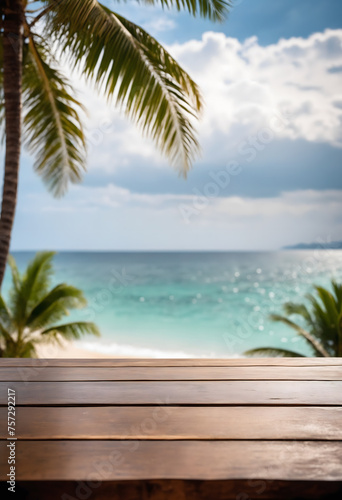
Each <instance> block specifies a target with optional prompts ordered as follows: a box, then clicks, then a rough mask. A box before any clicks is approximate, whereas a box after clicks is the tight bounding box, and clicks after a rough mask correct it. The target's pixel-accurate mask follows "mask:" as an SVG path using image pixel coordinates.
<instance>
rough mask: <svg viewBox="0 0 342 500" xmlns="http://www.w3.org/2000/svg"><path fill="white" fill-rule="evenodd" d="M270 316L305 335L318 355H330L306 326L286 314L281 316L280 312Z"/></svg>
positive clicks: (273, 319)
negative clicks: (303, 326)
mask: <svg viewBox="0 0 342 500" xmlns="http://www.w3.org/2000/svg"><path fill="white" fill-rule="evenodd" d="M270 318H271V319H272V321H276V322H280V323H284V324H285V325H287V326H289V327H291V328H292V329H293V330H295V331H296V332H297V334H298V335H300V336H301V337H303V338H304V339H305V340H306V341H307V342H308V343H309V345H310V347H311V348H312V349H313V350H314V351H315V353H316V356H326V357H329V356H330V354H329V353H328V352H327V351H326V349H325V348H324V347H323V345H322V344H321V343H320V342H319V341H318V340H316V339H315V337H314V336H313V335H311V333H309V332H307V331H306V330H304V328H302V327H301V326H299V325H297V324H296V323H294V322H293V321H291V320H290V319H288V318H286V317H285V316H280V315H279V314H271V316H270Z"/></svg>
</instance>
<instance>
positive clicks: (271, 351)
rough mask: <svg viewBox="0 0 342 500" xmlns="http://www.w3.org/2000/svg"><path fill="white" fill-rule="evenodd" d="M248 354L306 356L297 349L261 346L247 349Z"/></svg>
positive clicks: (288, 356) (260, 355) (259, 355)
mask: <svg viewBox="0 0 342 500" xmlns="http://www.w3.org/2000/svg"><path fill="white" fill-rule="evenodd" d="M244 354H245V355H246V356H255V357H263V356H265V357H268V358H272V357H285V358H305V356H304V354H299V353H298V352H295V351H289V350H287V349H278V348H277V347H259V348H257V349H249V350H248V351H245V352H244Z"/></svg>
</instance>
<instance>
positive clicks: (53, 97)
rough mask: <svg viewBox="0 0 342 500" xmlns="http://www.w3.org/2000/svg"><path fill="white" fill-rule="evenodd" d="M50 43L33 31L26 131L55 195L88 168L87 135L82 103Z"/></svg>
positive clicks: (28, 61)
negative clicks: (59, 66)
mask: <svg viewBox="0 0 342 500" xmlns="http://www.w3.org/2000/svg"><path fill="white" fill-rule="evenodd" d="M51 60H52V64H55V63H54V61H53V58H52V56H51V53H50V52H49V49H48V47H47V45H46V44H44V43H43V42H42V41H41V40H40V39H39V41H38V40H37V39H36V37H34V36H33V35H32V34H30V36H29V42H28V51H27V54H26V57H25V66H24V71H23V93H24V99H23V101H24V132H25V138H26V145H27V147H28V150H29V151H30V152H32V153H34V154H35V157H36V161H35V164H34V168H35V170H36V172H37V173H38V174H39V175H41V176H42V178H43V181H44V182H45V183H46V185H47V186H48V188H49V189H50V190H51V191H52V193H53V194H54V195H55V196H61V195H63V194H64V193H65V191H66V189H67V187H68V184H69V183H70V182H71V183H77V182H80V180H81V178H82V173H83V172H84V170H85V138H84V134H83V129H82V125H81V121H80V117H79V110H80V109H81V105H80V103H79V102H78V101H77V100H76V99H75V98H74V97H73V96H72V95H71V87H70V85H69V83H68V81H67V79H66V78H65V77H64V76H62V74H61V72H60V71H58V70H57V69H55V68H54V67H53V66H52V65H50V64H49V63H50V61H51Z"/></svg>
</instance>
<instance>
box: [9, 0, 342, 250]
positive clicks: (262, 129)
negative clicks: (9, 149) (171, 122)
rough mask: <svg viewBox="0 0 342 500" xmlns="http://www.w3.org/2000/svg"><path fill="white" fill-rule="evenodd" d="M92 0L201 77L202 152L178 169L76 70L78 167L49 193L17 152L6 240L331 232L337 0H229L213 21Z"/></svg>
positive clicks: (63, 245) (232, 240) (334, 233)
mask: <svg viewBox="0 0 342 500" xmlns="http://www.w3.org/2000/svg"><path fill="white" fill-rule="evenodd" d="M105 3H106V4H107V5H108V6H109V7H110V8H112V9H113V10H116V11H119V12H120V13H122V14H124V15H126V16H127V17H130V19H131V20H133V21H134V22H136V23H138V24H141V25H142V26H143V27H144V28H145V29H147V30H149V31H150V32H151V34H153V35H154V36H156V37H157V38H158V39H159V40H160V41H162V42H163V43H165V44H166V45H167V46H168V48H169V50H170V52H171V53H172V54H173V55H175V56H176V58H177V59H178V60H179V61H180V62H181V63H182V65H183V66H184V67H185V68H186V69H187V70H188V71H189V72H190V74H191V75H192V76H193V77H194V79H195V80H196V81H197V82H198V83H199V84H200V86H201V89H202V92H203V96H204V99H205V102H206V107H205V111H204V115H203V117H202V120H201V123H200V124H199V127H198V128H199V136H200V140H201V144H202V151H203V152H202V156H201V158H200V159H199V160H198V161H197V162H196V163H195V165H194V168H193V170H192V171H191V173H190V175H189V177H188V180H187V181H184V180H183V179H181V178H179V177H178V176H177V174H176V172H175V171H174V170H173V169H172V168H171V167H170V166H169V165H168V164H167V162H166V161H165V160H164V159H163V158H162V157H161V156H160V155H159V153H158V152H156V151H155V149H154V147H153V145H152V144H151V143H150V142H149V141H146V140H144V139H142V138H141V136H140V134H139V132H138V131H137V130H136V128H135V127H134V126H133V125H130V124H129V123H128V122H127V120H126V119H125V118H123V117H122V116H121V115H120V114H119V113H118V112H116V111H115V110H114V109H113V107H110V106H108V105H107V104H106V103H105V102H104V101H103V100H102V99H101V98H97V97H96V96H95V95H94V92H93V91H92V90H91V89H90V90H89V89H88V88H87V87H86V86H85V85H84V84H83V83H80V82H79V81H78V80H77V78H76V77H75V78H74V81H75V85H76V87H77V91H78V97H79V98H80V99H81V100H82V101H83V102H84V103H85V104H86V105H87V107H88V109H89V118H88V119H87V121H86V127H87V133H88V138H89V159H88V173H87V174H86V176H85V178H84V182H83V184H82V185H81V186H77V187H72V189H70V191H69V193H68V194H67V195H66V196H65V198H64V199H62V200H54V199H53V198H52V197H51V196H50V195H49V194H48V193H47V192H46V190H45V188H44V186H43V185H42V183H41V180H40V179H39V178H38V177H37V176H36V175H35V174H34V173H33V172H32V159H31V158H30V157H29V156H27V154H26V153H25V152H24V154H23V159H22V165H21V174H20V190H19V202H18V210H17V216H16V221H15V227H14V233H13V239H12V249H13V250H24V249H45V248H51V249H57V250H61V249H84V250H92V249H103V250H126V249H127V250H140V249H141V250H149V249H152V250H153V249H156V250H167V249H171V250H176V249H179V250H181V249H185V250H192V249H195V250H201V249H203V250H215V249H217V250H237V249H242V250H252V249H276V248H279V247H281V246H283V245H287V244H291V243H296V242H299V241H305V242H309V241H315V240H316V239H320V240H323V241H329V240H335V239H342V216H341V214H342V210H341V209H342V196H341V194H342V171H341V168H342V166H341V159H342V133H341V129H342V127H341V125H342V90H341V89H342V85H341V83H342V29H341V28H342V26H341V20H342V2H340V1H339V0H277V1H274V0H273V1H272V0H242V1H236V2H235V3H236V6H235V7H234V8H233V10H232V12H231V13H230V16H229V18H228V20H227V21H226V22H225V23H223V24H212V23H209V22H207V21H202V20H199V19H193V18H191V17H190V16H188V15H187V14H184V13H182V14H179V13H177V12H171V11H163V10H162V9H160V8H157V9H156V8H152V7H146V6H145V7H144V6H141V5H139V4H137V3H136V2H128V3H127V4H119V5H118V4H117V3H116V2H113V1H106V2H105ZM108 123H109V124H110V125H111V127H110V130H109V131H108V126H107V127H105V125H104V124H107V125H108Z"/></svg>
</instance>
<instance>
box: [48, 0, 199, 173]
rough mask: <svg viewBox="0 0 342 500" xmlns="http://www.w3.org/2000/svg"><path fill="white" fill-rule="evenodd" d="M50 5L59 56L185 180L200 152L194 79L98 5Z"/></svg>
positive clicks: (69, 1)
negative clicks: (113, 104)
mask: <svg viewBox="0 0 342 500" xmlns="http://www.w3.org/2000/svg"><path fill="white" fill-rule="evenodd" d="M45 3H50V4H51V5H52V10H51V11H50V13H49V15H48V25H47V27H48V32H49V33H50V35H51V37H53V36H55V38H56V40H57V39H58V46H59V48H60V51H61V52H63V53H66V54H69V58H70V61H71V63H72V64H73V66H74V67H76V68H78V69H81V71H82V73H83V74H84V75H85V77H86V78H87V79H88V80H90V81H92V82H94V83H95V85H96V86H97V87H98V88H100V89H101V90H103V91H104V93H105V95H106V96H107V97H108V98H114V100H115V101H116V103H117V104H118V105H119V106H120V107H121V108H123V109H124V111H125V113H126V114H127V115H128V117H129V118H131V119H132V120H133V121H134V122H135V123H137V124H138V125H139V126H140V128H141V129H142V130H143V132H144V133H145V134H146V135H148V136H149V137H151V138H152V139H153V140H154V142H155V144H156V145H157V147H158V148H159V149H160V150H161V151H162V153H164V154H165V155H166V156H167V157H168V158H169V159H170V161H171V162H172V163H173V164H174V165H175V166H177V167H178V168H179V169H180V171H182V173H183V174H184V175H186V173H187V171H188V170H189V168H190V166H191V164H192V163H193V161H194V159H195V157H196V155H197V153H198V151H199V145H198V142H197V138H196V133H195V131H194V128H193V124H192V121H193V116H196V115H197V113H198V111H200V109H201V97H200V93H199V91H198V88H197V86H196V84H195V83H194V82H193V80H192V79H191V78H190V76H189V75H188V74H187V73H186V72H185V71H184V70H183V69H182V68H181V67H180V66H179V65H178V63H177V62H176V61H175V60H174V59H173V58H172V57H171V55H170V54H169V53H168V52H167V51H166V50H165V49H164V48H163V47H162V46H161V45H160V44H159V43H158V42H157V40H155V39H154V38H153V37H151V36H150V35H149V34H148V33H147V32H146V31H144V30H143V29H142V28H140V27H139V26H137V25H135V24H134V23H132V22H130V21H128V20H126V19H125V18H123V17H122V16H120V15H119V14H116V13H115V12H112V11H110V10H109V9H108V8H106V7H104V6H102V5H101V4H99V3H98V2H97V1H96V0H64V1H63V2H55V1H54V0H46V2H45ZM70 12H72V13H73V15H70Z"/></svg>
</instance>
